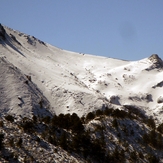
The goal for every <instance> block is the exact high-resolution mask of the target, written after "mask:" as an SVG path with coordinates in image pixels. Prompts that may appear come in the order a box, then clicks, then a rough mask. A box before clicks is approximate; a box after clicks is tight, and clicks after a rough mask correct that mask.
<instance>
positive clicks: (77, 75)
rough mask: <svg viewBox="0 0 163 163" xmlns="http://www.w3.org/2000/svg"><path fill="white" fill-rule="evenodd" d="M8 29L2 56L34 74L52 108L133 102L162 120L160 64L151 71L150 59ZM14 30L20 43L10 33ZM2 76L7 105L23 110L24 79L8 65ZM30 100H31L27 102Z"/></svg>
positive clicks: (66, 110) (3, 100)
mask: <svg viewBox="0 0 163 163" xmlns="http://www.w3.org/2000/svg"><path fill="white" fill-rule="evenodd" d="M5 30H6V32H7V34H8V35H7V41H5V42H4V41H3V40H1V41H0V58H3V59H4V60H5V62H10V63H12V64H13V65H14V66H15V67H17V68H18V69H20V70H21V73H22V74H26V75H30V76H31V79H32V82H34V83H35V84H36V85H37V87H38V88H39V89H40V90H41V91H42V92H43V95H44V96H45V97H46V99H47V100H48V101H49V102H50V105H51V107H52V112H55V113H57V114H59V113H73V112H76V113H77V114H78V115H79V116H82V115H85V114H86V113H88V112H90V111H93V110H95V109H99V108H102V106H103V105H114V107H117V108H119V107H121V106H123V105H125V104H128V105H137V106H139V107H140V108H142V109H144V110H145V112H146V114H147V115H149V116H154V117H155V119H156V122H157V121H158V122H161V121H162V106H163V103H158V102H157V100H158V98H159V97H160V96H163V95H162V86H160V87H159V86H156V85H157V84H158V83H160V82H161V81H163V80H162V77H163V71H162V69H157V68H155V69H151V70H148V68H150V67H151V66H152V64H153V62H152V61H151V60H150V59H149V58H145V59H142V60H140V61H124V60H118V59H113V58H106V57H100V56H93V55H89V54H81V53H75V52H70V51H66V50H62V49H59V48H56V47H54V46H52V45H50V44H47V43H42V42H40V41H39V40H38V39H36V38H34V37H32V36H29V35H26V34H23V33H20V32H18V31H14V30H12V29H10V28H7V27H5ZM11 34H12V35H13V36H15V38H16V40H17V42H16V41H15V40H14V39H12V38H11V37H10V36H11ZM18 42H19V43H20V44H18ZM10 63H9V64H10ZM0 66H1V65H0ZM15 71H16V70H15ZM0 75H1V78H0V82H1V90H0V91H3V89H5V88H4V84H3V85H2V83H6V85H5V87H7V91H6V94H5V95H3V97H2V96H0V100H1V101H0V102H1V106H2V109H1V110H4V109H5V108H7V109H9V106H10V109H12V108H14V109H15V110H14V111H13V112H14V113H16V112H19V114H22V113H20V110H19V109H17V108H16V104H17V103H19V102H20V100H19V99H18V98H16V95H18V96H21V97H25V94H26V93H25V87H24V86H20V85H18V84H19V83H21V80H20V79H19V77H18V76H16V75H15V74H14V76H13V75H12V74H10V73H6V72H5V70H4V67H2V66H1V67H0ZM153 86H156V87H155V88H153ZM17 87H18V88H17ZM35 98H36V97H35ZM35 100H36V99H35ZM37 101H38V99H37ZM109 101H110V102H111V103H109ZM28 102H29V99H27V101H25V103H27V104H28ZM11 106H12V108H11ZM29 108H30V107H29ZM29 110H30V109H28V111H29ZM9 112H11V110H10V111H9ZM21 112H25V109H23V110H21ZM16 114H17V113H16Z"/></svg>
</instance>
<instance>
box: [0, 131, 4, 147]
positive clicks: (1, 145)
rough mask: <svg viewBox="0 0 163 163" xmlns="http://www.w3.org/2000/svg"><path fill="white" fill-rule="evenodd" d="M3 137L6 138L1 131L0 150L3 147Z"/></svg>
mask: <svg viewBox="0 0 163 163" xmlns="http://www.w3.org/2000/svg"><path fill="white" fill-rule="evenodd" d="M3 139H4V134H3V133H0V150H1V149H2V147H3Z"/></svg>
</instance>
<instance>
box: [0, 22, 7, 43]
mask: <svg viewBox="0 0 163 163" xmlns="http://www.w3.org/2000/svg"><path fill="white" fill-rule="evenodd" d="M5 33H6V31H5V29H4V28H3V26H2V25H1V24H0V39H3V40H5Z"/></svg>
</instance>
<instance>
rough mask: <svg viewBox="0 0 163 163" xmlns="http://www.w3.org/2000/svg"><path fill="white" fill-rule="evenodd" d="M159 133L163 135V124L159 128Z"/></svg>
mask: <svg viewBox="0 0 163 163" xmlns="http://www.w3.org/2000/svg"><path fill="white" fill-rule="evenodd" d="M157 131H159V132H160V133H162V134H163V123H161V124H160V125H159V126H158V127H157Z"/></svg>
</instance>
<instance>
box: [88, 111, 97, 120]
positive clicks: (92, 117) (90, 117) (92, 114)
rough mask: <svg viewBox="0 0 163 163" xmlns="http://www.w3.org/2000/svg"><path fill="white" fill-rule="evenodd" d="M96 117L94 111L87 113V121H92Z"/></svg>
mask: <svg viewBox="0 0 163 163" xmlns="http://www.w3.org/2000/svg"><path fill="white" fill-rule="evenodd" d="M94 118H95V115H94V113H92V112H89V113H88V114H87V116H86V120H87V121H91V120H93V119H94Z"/></svg>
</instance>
